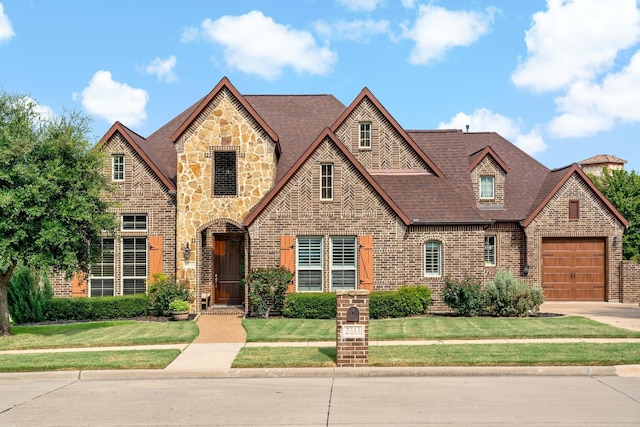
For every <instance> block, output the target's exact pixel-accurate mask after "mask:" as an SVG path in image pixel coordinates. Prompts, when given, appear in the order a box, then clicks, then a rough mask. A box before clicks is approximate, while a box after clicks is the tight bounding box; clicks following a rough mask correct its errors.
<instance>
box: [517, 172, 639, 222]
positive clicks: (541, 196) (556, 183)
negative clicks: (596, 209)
mask: <svg viewBox="0 0 640 427" xmlns="http://www.w3.org/2000/svg"><path fill="white" fill-rule="evenodd" d="M574 173H575V174H577V175H578V176H580V178H581V179H582V180H583V181H584V182H585V183H586V184H587V185H588V186H589V188H590V189H591V190H592V191H593V192H594V193H596V195H597V196H598V197H599V198H600V200H601V201H602V202H603V203H604V204H605V205H606V206H607V208H609V210H611V212H612V213H613V215H614V216H615V217H616V218H617V219H618V220H619V221H620V222H621V223H622V224H623V225H624V226H625V227H626V226H628V225H629V221H627V220H626V219H625V218H624V217H623V216H622V214H621V213H620V212H618V210H617V209H616V208H615V207H614V206H613V205H612V204H611V202H609V200H608V199H607V198H606V197H605V196H604V194H602V192H600V190H598V187H596V186H595V184H594V183H593V182H592V181H591V180H590V179H589V177H588V176H587V175H586V174H585V173H584V172H583V171H582V169H581V168H580V166H578V164H577V163H573V164H571V165H569V166H565V167H563V168H559V169H554V170H552V171H551V172H549V175H548V176H547V178H546V179H545V181H544V183H543V185H542V187H541V188H540V192H539V193H538V196H537V197H536V200H535V201H534V204H533V206H532V207H533V210H532V211H531V213H530V214H529V215H528V216H527V217H526V218H525V219H524V221H523V222H522V225H523V226H524V227H527V226H529V224H531V221H533V220H534V219H535V217H536V216H537V215H538V214H539V213H540V211H541V210H542V209H543V208H544V207H545V206H546V205H547V203H549V201H550V200H551V199H552V198H553V196H554V195H555V194H556V193H557V192H558V191H559V190H560V188H561V187H562V186H563V185H564V184H565V183H566V182H567V181H568V180H569V178H571V176H572V175H573V174H574Z"/></svg>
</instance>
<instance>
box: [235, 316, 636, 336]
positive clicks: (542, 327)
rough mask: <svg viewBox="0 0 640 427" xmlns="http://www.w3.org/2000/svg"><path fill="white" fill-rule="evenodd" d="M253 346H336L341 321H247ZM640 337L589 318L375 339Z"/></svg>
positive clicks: (372, 328) (486, 323) (432, 319)
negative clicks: (312, 343) (325, 343)
mask: <svg viewBox="0 0 640 427" xmlns="http://www.w3.org/2000/svg"><path fill="white" fill-rule="evenodd" d="M243 325H244V327H245V329H246V330H247V341H248V342H270V341H272V342H283V341H284V342H293V341H335V339H336V322H335V320H317V319H282V318H275V319H244V320H243ZM492 338H495V339H499V338H512V339H513V338H640V332H634V331H629V330H626V329H621V328H616V327H613V326H610V325H606V324H604V323H599V322H595V321H593V320H590V319H587V318H585V317H578V316H566V317H524V318H504V317H453V316H428V317H410V318H402V319H383V320H372V321H371V323H370V325H369V340H371V341H384V340H443V339H492Z"/></svg>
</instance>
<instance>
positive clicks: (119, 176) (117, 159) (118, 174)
mask: <svg viewBox="0 0 640 427" xmlns="http://www.w3.org/2000/svg"><path fill="white" fill-rule="evenodd" d="M111 179H113V180H114V181H124V154H114V155H113V156H111Z"/></svg>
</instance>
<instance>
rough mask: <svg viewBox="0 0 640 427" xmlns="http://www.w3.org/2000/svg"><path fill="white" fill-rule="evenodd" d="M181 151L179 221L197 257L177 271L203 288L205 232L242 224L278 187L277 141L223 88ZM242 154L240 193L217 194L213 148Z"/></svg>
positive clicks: (182, 240) (180, 234)
mask: <svg viewBox="0 0 640 427" xmlns="http://www.w3.org/2000/svg"><path fill="white" fill-rule="evenodd" d="M176 149H177V151H178V165H177V168H178V169H177V172H178V176H177V181H178V200H177V221H176V234H177V243H178V247H179V248H183V247H184V245H185V244H186V243H187V242H188V243H189V245H190V247H191V248H195V250H192V254H191V259H190V260H189V261H188V262H185V261H184V259H183V257H182V256H178V258H177V276H178V278H179V279H187V280H188V281H189V282H190V283H191V285H192V286H194V282H195V283H196V285H195V287H196V292H198V293H199V292H200V281H201V275H202V274H206V268H205V269H204V270H202V271H201V272H200V274H199V273H198V270H199V268H200V266H199V265H198V260H199V259H200V256H201V255H200V244H201V234H200V233H201V232H202V231H203V230H204V229H205V228H206V227H207V226H208V225H209V224H214V223H216V224H220V222H221V221H222V222H227V223H230V224H235V225H238V224H240V225H241V224H242V221H243V220H244V218H245V217H246V215H247V214H248V212H249V211H250V210H251V209H252V208H253V207H254V206H255V205H256V204H257V203H258V202H259V201H260V199H261V198H262V197H263V196H264V195H265V194H266V193H267V192H268V191H269V189H270V188H271V187H272V186H273V180H274V176H275V167H276V158H275V143H274V142H273V141H271V140H270V139H269V137H268V136H267V135H266V133H265V132H264V131H263V130H262V129H261V128H260V127H259V126H258V124H257V123H256V122H255V120H254V119H253V118H252V117H251V116H250V115H249V113H248V112H247V111H246V110H245V109H244V108H243V107H242V105H241V103H240V102H239V101H238V100H237V99H236V98H235V97H234V96H233V94H232V93H231V92H230V91H229V90H227V89H226V88H224V89H222V90H221V91H220V92H219V93H218V94H217V95H216V96H215V97H214V98H213V100H212V101H211V102H210V103H209V105H208V106H207V107H206V108H205V109H204V110H203V111H202V113H201V114H200V116H199V117H198V118H197V119H196V120H195V121H194V123H193V124H192V125H191V126H190V127H189V128H188V129H187V130H186V131H185V133H184V134H183V135H182V136H181V137H180V139H179V140H178V141H177V142H176ZM215 151H235V152H236V153H237V197H233V196H227V197H214V196H213V153H214V152H215Z"/></svg>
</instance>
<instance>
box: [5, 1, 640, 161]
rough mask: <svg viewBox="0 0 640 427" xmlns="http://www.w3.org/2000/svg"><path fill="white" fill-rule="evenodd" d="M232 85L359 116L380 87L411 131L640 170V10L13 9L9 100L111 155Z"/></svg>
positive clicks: (362, 5)
mask: <svg viewBox="0 0 640 427" xmlns="http://www.w3.org/2000/svg"><path fill="white" fill-rule="evenodd" d="M223 76H227V77H229V79H230V80H231V82H232V83H233V84H234V85H235V86H236V88H237V89H238V90H239V91H240V92H241V93H243V94H305V93H313V94H318V93H331V94H333V95H335V96H336V97H337V98H338V99H339V100H340V101H342V102H343V103H344V104H345V105H348V104H349V103H350V102H351V101H352V100H353V99H354V98H355V97H356V96H357V94H358V93H359V92H360V90H361V89H362V88H363V87H365V86H366V87H368V88H369V89H370V90H371V91H372V92H373V93H374V95H375V96H376V97H377V98H378V99H379V100H380V101H381V102H382V104H383V105H385V107H386V108H387V109H388V111H389V112H390V113H391V114H392V115H393V116H394V118H395V119H396V120H397V121H398V122H399V123H400V124H401V125H402V126H403V127H404V128H405V129H438V128H459V129H464V128H465V126H466V125H467V124H468V125H470V131H496V132H498V133H500V134H501V135H503V136H504V137H506V138H507V139H509V140H510V141H512V142H513V143H514V144H516V145H518V146H519V147H520V148H522V149H523V150H525V151H526V152H528V153H529V154H531V155H532V156H534V157H535V158H536V159H537V160H539V161H540V162H542V163H543V164H545V165H546V166H548V167H550V168H555V167H561V166H565V165H567V164H570V163H573V162H577V161H580V160H583V159H585V158H588V157H591V156H594V155H596V154H611V155H614V156H617V157H620V158H623V159H626V160H627V161H628V163H627V165H626V168H627V169H628V170H632V169H633V170H636V171H640V149H638V142H637V141H638V140H639V135H640V106H639V104H640V9H639V6H638V3H637V1H635V0H607V1H602V0H547V1H544V0H527V1H514V0H447V1H445V0H441V1H435V0H434V1H427V0H297V1H290V0H271V1H248V0H235V1H204V0H203V1H191V0H182V1H164V0H153V1H147V0H129V1H120V0H110V1H106V2H94V1H80V0H77V1H74V0H67V1H51V0H9V1H7V0H4V1H1V2H0V89H2V90H4V91H7V92H11V93H21V94H25V95H28V96H29V97H31V98H32V99H34V100H35V101H36V102H38V104H39V107H40V108H41V110H42V111H43V113H46V114H60V113H61V112H62V111H63V110H64V109H70V110H78V111H83V112H85V113H87V114H90V115H91V116H93V118H94V122H93V130H94V134H95V135H94V136H95V139H96V140H97V139H99V138H100V137H101V136H102V135H103V134H104V133H105V132H106V131H107V129H108V128H109V127H110V126H111V124H112V123H113V122H114V121H115V120H119V121H121V122H122V123H124V124H125V125H127V126H129V127H130V128H132V129H133V130H135V131H136V132H138V133H139V134H141V135H143V136H148V135H149V134H151V133H152V132H153V131H155V130H156V129H157V128H158V127H160V126H162V125H163V124H164V123H166V122H167V121H168V120H170V119H171V118H173V117H174V116H175V115H177V114H178V113H180V112H181V111H183V110H184V109H185V108H187V107H188V106H190V105H191V104H192V103H193V102H195V101H196V100H197V99H199V98H200V97H202V96H204V95H205V94H207V93H208V92H209V91H210V90H211V89H212V88H213V86H215V84H216V83H217V82H218V81H219V80H220V79H221V78H222V77H223ZM427 154H428V153H427Z"/></svg>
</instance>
